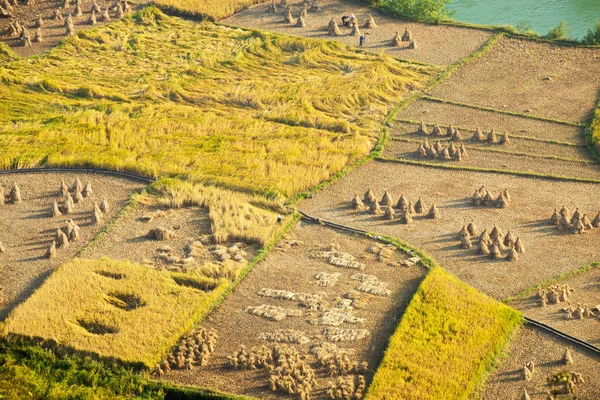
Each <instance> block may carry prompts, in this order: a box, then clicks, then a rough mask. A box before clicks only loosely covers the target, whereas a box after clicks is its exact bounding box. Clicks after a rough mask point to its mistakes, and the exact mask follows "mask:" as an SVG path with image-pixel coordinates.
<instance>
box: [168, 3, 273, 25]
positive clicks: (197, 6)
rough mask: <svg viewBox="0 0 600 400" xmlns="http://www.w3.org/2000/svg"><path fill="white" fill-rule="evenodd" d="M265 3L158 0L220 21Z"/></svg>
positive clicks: (174, 7)
mask: <svg viewBox="0 0 600 400" xmlns="http://www.w3.org/2000/svg"><path fill="white" fill-rule="evenodd" d="M265 1H269V0H221V1H219V0H158V1H157V2H156V4H157V5H159V6H161V7H167V8H169V9H174V10H177V11H178V12H183V13H186V14H189V15H194V16H199V17H201V18H209V19H212V20H220V19H223V18H226V17H230V16H232V15H233V14H235V13H236V12H240V11H242V10H244V9H246V8H248V7H250V6H253V5H254V4H259V3H264V2H265ZM277 3H279V2H277Z"/></svg>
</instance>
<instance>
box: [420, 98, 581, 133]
mask: <svg viewBox="0 0 600 400" xmlns="http://www.w3.org/2000/svg"><path fill="white" fill-rule="evenodd" d="M422 99H423V100H428V101H434V102H437V103H442V104H452V105H453V106H459V107H466V108H472V109H475V110H481V111H488V112H493V113H496V114H505V115H510V116H513V117H521V118H528V119H534V120H537V121H544V122H552V123H555V124H561V125H568V126H577V127H583V126H585V124H582V123H580V122H571V121H563V120H560V119H554V118H546V117H539V116H536V115H530V114H524V113H519V112H513V111H504V110H498V109H496V108H490V107H483V106H477V105H474V104H466V103H459V102H457V101H452V100H445V99H440V98H437V97H433V96H423V97H422Z"/></svg>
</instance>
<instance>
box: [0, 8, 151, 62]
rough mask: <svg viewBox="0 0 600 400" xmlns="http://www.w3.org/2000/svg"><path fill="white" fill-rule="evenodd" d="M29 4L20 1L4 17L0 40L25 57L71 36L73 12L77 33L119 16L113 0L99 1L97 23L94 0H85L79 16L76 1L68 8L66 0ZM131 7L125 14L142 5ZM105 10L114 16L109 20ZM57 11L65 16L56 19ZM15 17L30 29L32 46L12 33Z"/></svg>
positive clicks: (28, 30)
mask: <svg viewBox="0 0 600 400" xmlns="http://www.w3.org/2000/svg"><path fill="white" fill-rule="evenodd" d="M29 3H31V4H28V5H24V4H19V5H18V6H15V7H13V9H12V10H11V14H12V18H10V19H9V18H0V32H1V34H0V41H1V42H3V43H5V44H7V45H8V46H10V47H11V48H12V49H13V51H14V52H15V53H16V54H18V55H19V56H22V57H26V56H30V55H32V54H39V53H42V52H44V51H46V50H48V49H50V48H52V47H54V46H56V45H57V44H58V43H59V42H60V41H61V40H63V39H65V38H66V37H68V35H67V26H66V18H67V16H68V15H69V14H72V21H73V33H74V34H76V33H77V32H78V31H80V30H83V29H90V28H93V27H94V26H99V25H104V24H106V23H108V22H110V20H114V19H118V18H119V14H118V11H117V9H116V7H114V8H110V9H109V7H112V6H113V5H114V1H109V0H96V1H95V3H96V4H97V6H98V7H99V9H100V11H95V12H94V18H95V19H96V22H95V23H94V24H92V22H91V17H92V3H91V2H86V3H83V2H82V6H81V15H79V16H77V13H76V6H75V2H74V1H73V4H69V5H67V6H66V7H65V8H63V5H64V1H59V0H38V1H34V2H29ZM136 3H137V2H136ZM123 4H124V3H123ZM127 6H128V7H129V10H128V11H125V10H123V15H126V14H127V13H130V12H132V11H138V10H139V9H140V8H141V6H140V5H139V4H131V3H128V5H127ZM122 9H123V7H122ZM105 11H107V12H108V16H109V18H110V19H109V20H108V21H107V20H106V19H105V17H104V12H105ZM57 12H60V14H61V17H62V18H61V19H60V20H59V19H57V18H56V13H57ZM40 18H41V19H42V23H41V27H40V21H39V19H40ZM15 20H17V21H19V24H20V25H21V27H24V28H25V30H26V32H28V35H29V36H30V38H31V44H30V45H27V46H26V45H25V42H24V41H23V40H21V38H20V34H19V33H17V34H15V35H11V34H10V32H9V26H10V24H12V23H13V22H14V21H15ZM38 29H39V31H38ZM36 34H41V37H42V39H41V40H40V41H36V40H35V36H36Z"/></svg>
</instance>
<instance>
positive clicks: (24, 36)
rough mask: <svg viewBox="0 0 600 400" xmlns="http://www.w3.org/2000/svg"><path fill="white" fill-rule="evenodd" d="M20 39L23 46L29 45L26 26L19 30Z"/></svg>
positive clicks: (29, 39) (29, 36)
mask: <svg viewBox="0 0 600 400" xmlns="http://www.w3.org/2000/svg"><path fill="white" fill-rule="evenodd" d="M20 39H21V42H23V46H26V47H27V46H31V35H30V34H29V31H28V30H27V29H26V28H23V29H22V30H21V36H20Z"/></svg>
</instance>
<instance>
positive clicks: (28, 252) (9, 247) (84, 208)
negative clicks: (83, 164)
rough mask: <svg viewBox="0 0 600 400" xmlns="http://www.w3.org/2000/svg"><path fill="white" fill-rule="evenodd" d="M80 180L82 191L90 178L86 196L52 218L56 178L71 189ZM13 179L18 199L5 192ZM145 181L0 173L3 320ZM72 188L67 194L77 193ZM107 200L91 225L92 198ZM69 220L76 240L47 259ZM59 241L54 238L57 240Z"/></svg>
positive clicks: (86, 175)
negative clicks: (72, 224) (18, 191)
mask: <svg viewBox="0 0 600 400" xmlns="http://www.w3.org/2000/svg"><path fill="white" fill-rule="evenodd" d="M77 179H79V180H80V181H81V184H82V189H83V191H85V189H86V186H87V185H88V182H89V183H91V187H90V188H89V189H90V190H87V192H86V193H85V194H86V195H87V196H86V197H83V195H81V196H82V197H81V198H80V200H79V201H78V202H75V200H73V203H74V204H73V208H72V212H71V213H69V214H67V213H66V212H65V211H64V210H63V211H61V214H62V215H59V216H56V217H52V211H53V202H55V201H56V202H57V206H58V207H59V208H61V209H62V208H63V206H64V202H63V200H62V198H63V196H61V195H60V194H59V192H60V189H61V180H62V181H64V182H65V185H66V186H67V188H66V189H72V186H74V183H75V181H76V180H77ZM14 182H16V183H17V185H18V187H19V189H20V194H21V202H20V203H13V202H12V201H11V200H10V198H9V197H10V196H9V194H10V191H11V190H12V188H13V185H14ZM145 186H146V185H145V184H144V183H140V182H137V181H132V180H129V179H125V178H120V177H114V176H108V175H100V174H94V173H74V172H41V173H26V172H23V173H11V174H2V175H0V187H1V188H2V189H3V191H4V194H3V195H2V196H5V197H6V200H5V202H4V204H3V205H0V232H1V233H0V242H2V247H3V250H4V251H3V252H0V266H1V271H2V272H1V273H0V285H2V287H3V288H4V289H3V298H4V302H2V303H1V304H0V310H1V312H0V315H1V316H2V319H4V318H5V317H6V315H7V314H8V313H9V312H10V311H11V310H12V309H13V308H14V307H15V306H16V305H17V304H19V303H21V302H22V301H24V300H25V299H26V298H27V297H29V296H30V295H31V293H32V292H33V291H34V290H36V289H37V288H38V287H39V286H40V285H41V284H42V283H43V282H44V281H45V280H46V278H47V277H48V276H49V274H50V273H51V272H52V271H53V270H54V269H55V268H56V267H58V266H59V265H61V264H63V263H64V262H66V261H67V260H69V259H70V258H72V257H73V256H74V255H76V254H77V253H78V252H79V251H80V249H81V248H82V247H83V246H84V245H85V244H86V243H88V242H89V241H90V240H91V239H92V238H93V237H94V235H95V234H96V233H98V232H99V231H100V230H101V229H103V227H104V226H105V225H106V224H107V223H108V222H110V221H111V220H113V219H114V218H115V216H116V215H117V214H118V213H119V212H120V211H121V210H122V209H123V207H125V205H126V204H127V203H128V201H129V200H130V198H131V196H132V194H133V193H135V192H138V191H140V190H142V189H143V188H144V187H145ZM74 193H75V192H73V191H72V190H70V195H71V196H72V197H75V199H76V196H75V194H74ZM104 199H106V200H107V202H108V205H109V207H108V209H107V210H106V212H102V213H101V216H100V220H99V221H98V223H97V224H95V225H94V224H92V214H93V210H94V203H96V204H98V206H99V205H100V204H101V203H102V201H103V200H104ZM69 220H73V221H74V223H75V224H76V225H77V226H78V227H79V228H78V229H77V232H78V237H77V239H76V241H73V240H71V241H70V244H69V243H67V244H66V247H64V248H60V247H58V248H57V249H56V254H55V257H54V258H51V259H48V258H47V257H46V253H47V251H48V249H49V247H50V245H51V243H52V241H53V240H57V228H62V229H64V228H65V227H66V226H67V221H69ZM57 246H58V243H57Z"/></svg>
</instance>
